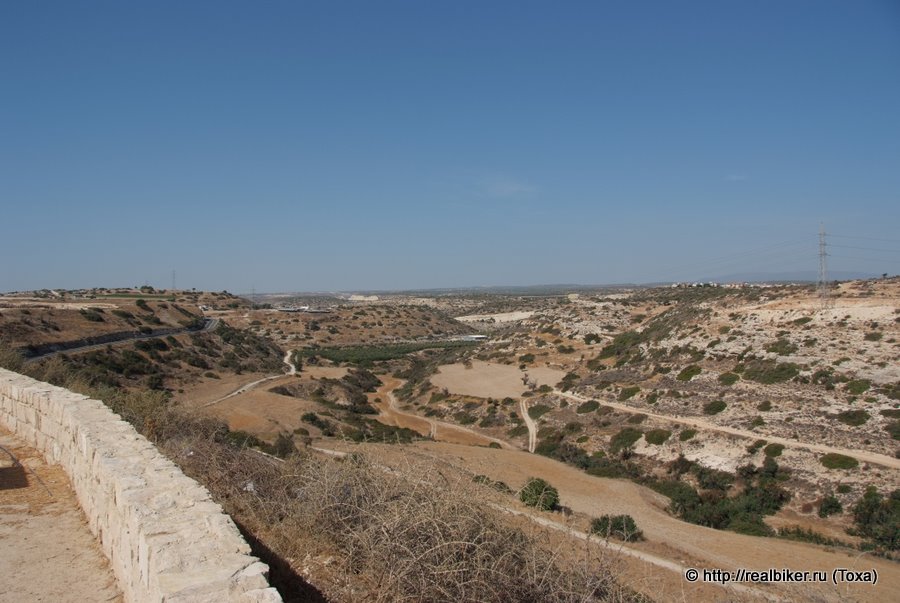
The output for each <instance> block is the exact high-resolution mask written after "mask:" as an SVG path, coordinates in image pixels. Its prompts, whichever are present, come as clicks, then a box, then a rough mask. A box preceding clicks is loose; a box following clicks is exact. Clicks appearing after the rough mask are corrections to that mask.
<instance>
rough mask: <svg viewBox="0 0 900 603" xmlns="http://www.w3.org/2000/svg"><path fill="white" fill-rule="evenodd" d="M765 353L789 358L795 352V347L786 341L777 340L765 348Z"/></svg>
mask: <svg viewBox="0 0 900 603" xmlns="http://www.w3.org/2000/svg"><path fill="white" fill-rule="evenodd" d="M765 349H766V351H767V352H774V353H775V354H778V355H779V356H790V355H791V354H793V353H794V352H796V351H797V346H796V345H795V344H793V343H791V342H790V341H788V340H787V339H778V340H776V341H774V342H772V343H770V344H768V345H767V346H766V348H765Z"/></svg>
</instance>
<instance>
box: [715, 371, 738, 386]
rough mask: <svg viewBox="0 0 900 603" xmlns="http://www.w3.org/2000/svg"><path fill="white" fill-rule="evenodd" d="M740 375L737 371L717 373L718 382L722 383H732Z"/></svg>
mask: <svg viewBox="0 0 900 603" xmlns="http://www.w3.org/2000/svg"><path fill="white" fill-rule="evenodd" d="M738 379H740V376H739V375H738V374H737V373H722V374H721V375H719V383H721V384H722V385H734V384H735V383H737V382H738Z"/></svg>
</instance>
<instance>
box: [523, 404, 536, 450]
mask: <svg viewBox="0 0 900 603" xmlns="http://www.w3.org/2000/svg"><path fill="white" fill-rule="evenodd" d="M519 410H520V411H521V412H522V418H523V419H525V426H526V427H528V452H534V449H535V448H537V424H536V423H535V422H534V419H532V418H531V415H529V414H528V403H527V402H526V401H525V398H522V399H521V400H519Z"/></svg>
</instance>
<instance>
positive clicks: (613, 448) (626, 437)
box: [609, 427, 644, 454]
mask: <svg viewBox="0 0 900 603" xmlns="http://www.w3.org/2000/svg"><path fill="white" fill-rule="evenodd" d="M642 435H644V432H643V431H641V430H640V429H635V428H634V427H625V428H624V429H622V430H621V431H619V433H617V434H616V435H614V436H613V437H612V438H611V439H610V440H609V450H610V452H612V453H613V454H616V453H617V452H619V451H620V450H623V449H625V448H630V447H631V446H633V445H634V443H635V442H637V441H638V440H640V439H641V436H642Z"/></svg>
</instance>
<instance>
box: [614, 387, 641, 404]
mask: <svg viewBox="0 0 900 603" xmlns="http://www.w3.org/2000/svg"><path fill="white" fill-rule="evenodd" d="M639 391H641V388H640V387H638V386H637V385H635V386H632V387H623V388H622V391H620V392H619V397H618V398H617V399H618V401H619V402H624V401H625V400H628V399H629V398H632V397H634V395H635V394H637V393H638V392H639Z"/></svg>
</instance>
